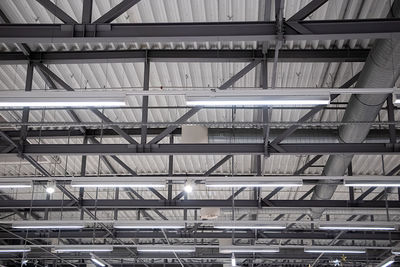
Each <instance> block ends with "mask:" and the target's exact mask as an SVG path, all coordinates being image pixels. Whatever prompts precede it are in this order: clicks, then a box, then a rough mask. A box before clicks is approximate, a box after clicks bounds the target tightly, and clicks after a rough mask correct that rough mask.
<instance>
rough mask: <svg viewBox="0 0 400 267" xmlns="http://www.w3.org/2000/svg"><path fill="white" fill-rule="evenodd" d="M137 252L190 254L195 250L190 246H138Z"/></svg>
mask: <svg viewBox="0 0 400 267" xmlns="http://www.w3.org/2000/svg"><path fill="white" fill-rule="evenodd" d="M137 251H139V252H175V253H179V252H181V253H190V252H195V251H196V248H195V247H191V246H139V247H137Z"/></svg>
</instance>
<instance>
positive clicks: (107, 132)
mask: <svg viewBox="0 0 400 267" xmlns="http://www.w3.org/2000/svg"><path fill="white" fill-rule="evenodd" d="M31 110H32V109H31ZM165 129H166V128H147V134H148V135H158V134H160V133H162V132H163V131H164V130H165ZM286 129H287V128H286ZM286 129H285V128H272V129H270V130H269V139H273V138H274V137H276V136H278V135H280V134H282V133H283V132H284V131H286ZM3 132H4V133H5V134H7V135H8V136H9V137H11V138H18V137H19V136H20V131H16V130H4V131H3ZM124 132H126V133H127V134H128V135H131V136H140V135H141V129H140V128H124ZM234 132H235V135H236V136H252V137H260V142H261V137H262V136H263V130H261V129H256V128H236V127H235V129H234ZM208 133H209V136H214V135H224V134H226V135H229V134H231V133H232V128H209V129H208ZM84 134H86V135H87V136H89V137H101V136H103V137H107V138H119V135H118V133H116V132H115V131H114V130H112V129H86V130H85V131H84V132H82V131H81V130H77V129H63V130H62V129H60V130H58V129H57V130H53V129H41V130H35V129H28V132H27V137H28V138H29V137H40V138H68V137H83V136H84ZM171 134H172V135H181V134H182V129H181V128H177V129H175V130H174V131H173V132H172V133H171ZM396 135H397V136H400V129H397V130H396ZM307 136H308V137H310V136H312V137H313V138H328V139H333V138H336V137H337V136H338V135H337V130H335V129H318V130H315V129H298V130H296V132H295V133H294V134H293V135H292V137H294V138H297V137H300V138H304V137H307ZM376 138H378V139H381V140H383V139H386V140H389V138H390V135H389V132H388V130H387V129H371V130H370V131H369V133H368V136H367V139H369V140H371V141H373V140H376Z"/></svg>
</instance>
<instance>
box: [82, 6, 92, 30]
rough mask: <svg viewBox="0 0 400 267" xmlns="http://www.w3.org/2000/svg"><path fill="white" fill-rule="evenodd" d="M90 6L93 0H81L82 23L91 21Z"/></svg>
mask: <svg viewBox="0 0 400 267" xmlns="http://www.w3.org/2000/svg"><path fill="white" fill-rule="evenodd" d="M92 7H93V0H83V8H82V24H89V23H91V22H92Z"/></svg>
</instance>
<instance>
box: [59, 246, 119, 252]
mask: <svg viewBox="0 0 400 267" xmlns="http://www.w3.org/2000/svg"><path fill="white" fill-rule="evenodd" d="M112 250H113V247H112V246H107V245H93V246H75V245H72V246H69V245H67V246H57V247H54V249H53V251H54V252H56V253H69V252H110V251H112Z"/></svg>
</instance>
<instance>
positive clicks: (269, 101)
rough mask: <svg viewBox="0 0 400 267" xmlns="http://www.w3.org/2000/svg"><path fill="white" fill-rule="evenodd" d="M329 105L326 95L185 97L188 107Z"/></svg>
mask: <svg viewBox="0 0 400 267" xmlns="http://www.w3.org/2000/svg"><path fill="white" fill-rule="evenodd" d="M329 103H330V96H329V94H326V95H308V96H307V95H304V96H303V95H297V96H296V95H270V96H263V95H258V96H255V95H229V93H226V95H220V94H218V95H215V94H213V93H210V94H209V95H208V96H199V95H190V94H187V95H186V104H187V105H188V106H314V105H327V104H329Z"/></svg>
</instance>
